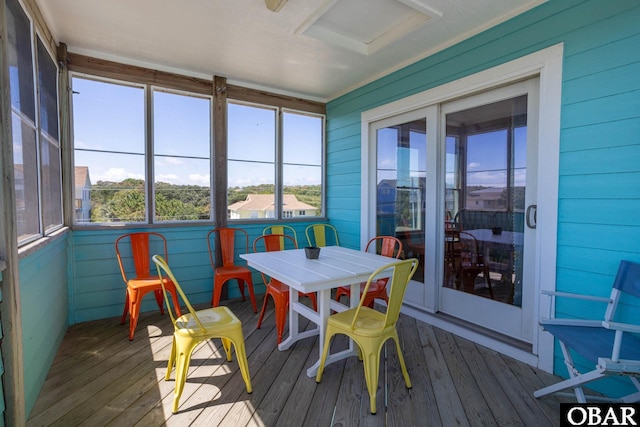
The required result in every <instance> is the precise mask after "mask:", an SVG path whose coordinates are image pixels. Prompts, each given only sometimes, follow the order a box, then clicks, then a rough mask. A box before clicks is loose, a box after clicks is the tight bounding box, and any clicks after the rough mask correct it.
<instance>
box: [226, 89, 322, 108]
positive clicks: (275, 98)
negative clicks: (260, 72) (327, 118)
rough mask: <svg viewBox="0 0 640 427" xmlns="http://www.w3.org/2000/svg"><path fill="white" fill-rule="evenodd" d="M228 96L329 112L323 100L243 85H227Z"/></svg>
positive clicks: (283, 106)
mask: <svg viewBox="0 0 640 427" xmlns="http://www.w3.org/2000/svg"><path fill="white" fill-rule="evenodd" d="M227 98H228V99H235V100H237V101H245V102H252V103H256V104H263V105H273V106H276V107H282V108H288V109H291V110H298V111H306V112H308V113H316V114H325V113H326V112H327V107H326V104H324V103H322V102H316V101H310V100H307V99H302V98H296V97H293V96H287V95H281V94H277V93H272V92H267V91H262V90H258V89H249V88H246V87H242V86H234V85H227Z"/></svg>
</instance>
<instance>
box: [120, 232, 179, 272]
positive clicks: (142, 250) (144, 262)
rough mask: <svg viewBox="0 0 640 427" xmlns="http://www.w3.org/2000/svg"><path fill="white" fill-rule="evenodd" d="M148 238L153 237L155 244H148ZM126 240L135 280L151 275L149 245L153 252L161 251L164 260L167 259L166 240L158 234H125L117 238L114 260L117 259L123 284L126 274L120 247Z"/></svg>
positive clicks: (122, 250) (122, 252)
mask: <svg viewBox="0 0 640 427" xmlns="http://www.w3.org/2000/svg"><path fill="white" fill-rule="evenodd" d="M150 237H154V238H155V239H156V241H155V242H153V241H152V242H151V243H150ZM126 240H129V243H130V248H131V258H132V260H133V266H134V270H135V272H136V277H137V278H145V277H149V276H150V275H151V273H150V264H151V263H150V261H151V256H150V252H149V247H150V244H151V246H152V247H153V248H154V249H155V250H158V249H160V250H162V251H163V255H164V257H165V259H168V257H169V256H168V254H167V239H165V237H164V236H163V235H162V234H160V233H155V232H138V233H127V234H123V235H122V236H120V237H118V238H117V239H116V242H115V247H116V258H117V259H118V265H119V266H120V273H121V274H122V279H123V280H124V282H125V283H127V281H128V278H127V273H126V268H125V266H124V262H123V256H124V248H123V247H122V245H123V244H124V243H125V241H126Z"/></svg>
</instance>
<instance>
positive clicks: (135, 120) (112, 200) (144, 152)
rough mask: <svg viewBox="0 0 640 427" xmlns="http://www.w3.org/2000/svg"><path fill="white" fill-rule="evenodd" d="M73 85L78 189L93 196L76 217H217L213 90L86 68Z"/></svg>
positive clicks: (138, 219)
mask: <svg viewBox="0 0 640 427" xmlns="http://www.w3.org/2000/svg"><path fill="white" fill-rule="evenodd" d="M72 86H73V91H74V97H73V124H74V164H75V172H76V173H75V177H76V182H75V194H82V193H83V192H89V199H90V209H89V212H87V213H86V215H85V217H84V219H82V218H79V217H76V224H78V223H110V222H118V223H146V222H166V221H174V222H175V221H196V220H209V219H210V218H211V191H210V188H211V185H210V182H211V174H210V170H211V155H210V153H211V99H210V98H208V97H202V96H193V95H190V94H187V95H185V94H182V93H177V92H171V91H168V90H166V89H159V88H152V87H149V86H146V85H133V84H128V83H122V82H115V81H104V80H96V79H89V78H85V77H81V76H73V78H72ZM148 93H151V102H150V107H149V108H148V107H147V106H146V101H145V100H146V99H147V94H148ZM150 111H152V113H150ZM149 123H152V132H151V135H147V133H146V129H147V128H148V127H149V126H148V124H149ZM149 153H153V154H149ZM149 158H151V159H152V162H149V161H148V159H149ZM82 169H84V170H85V171H86V173H85V174H79V171H80V170H82ZM149 183H153V185H152V186H151V187H150V186H149ZM149 194H152V195H153V197H148V195H149ZM149 212H153V213H154V214H153V215H150V214H149ZM151 217H152V218H151Z"/></svg>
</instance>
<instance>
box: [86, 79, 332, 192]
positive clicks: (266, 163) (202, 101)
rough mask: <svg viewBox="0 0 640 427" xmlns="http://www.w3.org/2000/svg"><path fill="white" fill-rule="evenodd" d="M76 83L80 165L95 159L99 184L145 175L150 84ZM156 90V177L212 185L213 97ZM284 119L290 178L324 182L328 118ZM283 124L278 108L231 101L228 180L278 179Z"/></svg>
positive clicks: (289, 180)
mask: <svg viewBox="0 0 640 427" xmlns="http://www.w3.org/2000/svg"><path fill="white" fill-rule="evenodd" d="M73 90H74V96H73V111H74V143H75V148H76V150H75V164H76V165H77V166H89V173H90V176H91V181H92V183H94V184H95V183H96V182H97V181H99V180H107V181H121V180H123V179H125V178H137V179H144V176H145V159H144V150H145V125H144V111H145V110H144V109H145V100H144V96H145V95H144V90H143V88H142V87H139V86H123V85H120V84H110V83H105V82H96V81H93V80H87V79H83V78H74V79H73ZM153 97H154V99H153V101H154V102H153V108H154V111H153V117H154V120H153V123H154V124H153V132H154V151H155V153H154V154H155V156H154V169H155V177H156V178H155V179H156V181H162V182H169V183H172V184H191V185H204V186H206V185H209V182H210V167H209V165H210V161H209V157H210V153H209V150H210V145H209V141H210V134H211V129H210V116H211V111H210V102H209V99H208V98H198V97H194V96H183V95H179V94H175V93H167V92H159V91H155V92H154V93H153ZM283 122H284V133H283V147H284V148H283V161H284V164H285V166H284V171H283V180H284V184H285V185H305V184H314V185H318V184H320V183H321V178H322V170H321V161H322V146H321V140H320V138H321V135H322V120H321V119H319V118H318V117H316V116H308V115H302V114H293V113H285V114H284V118H283ZM276 126H277V124H276V111H275V110H274V109H269V108H253V107H249V106H246V105H239V104H230V105H229V121H228V138H229V146H228V157H229V159H230V160H232V161H230V162H229V177H228V179H229V186H231V187H234V186H241V187H242V186H247V185H257V184H263V183H273V182H274V176H275V166H274V161H275V138H276ZM83 150H99V151H100V152H91V151H83ZM105 151H106V152H105ZM234 160H235V161H234Z"/></svg>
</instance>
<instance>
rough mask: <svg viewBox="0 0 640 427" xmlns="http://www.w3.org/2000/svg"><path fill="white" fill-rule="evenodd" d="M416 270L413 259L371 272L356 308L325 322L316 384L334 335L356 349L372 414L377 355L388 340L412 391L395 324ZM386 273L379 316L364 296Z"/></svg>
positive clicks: (375, 387) (320, 375) (377, 367)
mask: <svg viewBox="0 0 640 427" xmlns="http://www.w3.org/2000/svg"><path fill="white" fill-rule="evenodd" d="M417 268H418V260H417V259H415V258H411V259H407V260H404V261H397V262H393V263H391V264H387V265H385V266H384V267H380V268H379V269H377V270H376V271H374V272H373V274H371V276H370V277H369V280H367V284H366V286H365V289H364V292H363V293H362V296H361V297H360V303H359V304H358V307H356V308H352V309H350V310H346V311H343V312H341V313H336V314H333V315H331V316H330V317H329V319H328V321H327V333H326V338H325V340H324V348H323V350H322V357H321V359H320V367H319V369H318V374H317V376H316V382H318V383H319V382H320V380H321V378H322V372H323V371H324V364H325V361H326V358H327V353H328V351H329V344H330V342H331V337H333V336H334V335H335V334H344V335H347V336H348V337H349V338H351V339H352V340H353V341H354V342H355V343H356V344H357V345H358V351H359V354H360V358H361V360H363V361H364V377H365V382H366V383H367V390H368V391H369V403H370V405H371V413H372V414H375V413H376V389H377V388H378V376H379V372H378V370H379V368H380V351H381V350H382V345H383V344H384V343H385V342H386V341H387V340H388V339H390V338H391V339H393V340H394V341H395V343H396V348H397V349H398V360H399V361H400V368H402V376H403V377H404V381H405V384H406V386H407V388H411V380H410V379H409V373H408V372H407V367H406V365H405V363H404V358H403V357H402V350H401V349H400V341H399V340H398V331H397V330H396V322H397V321H398V317H399V316H400V307H401V306H402V300H403V298H404V293H405V291H406V289H407V284H408V283H409V280H411V278H412V277H413V275H414V273H415V272H416V269H417ZM385 270H391V279H390V283H391V289H390V290H389V303H388V305H387V311H386V313H381V312H379V311H376V310H373V309H371V308H369V307H367V306H365V305H364V301H365V298H366V295H367V289H368V288H369V286H371V283H374V282H375V281H376V280H377V276H378V275H380V274H381V273H383V272H385ZM385 274H386V272H385Z"/></svg>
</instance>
